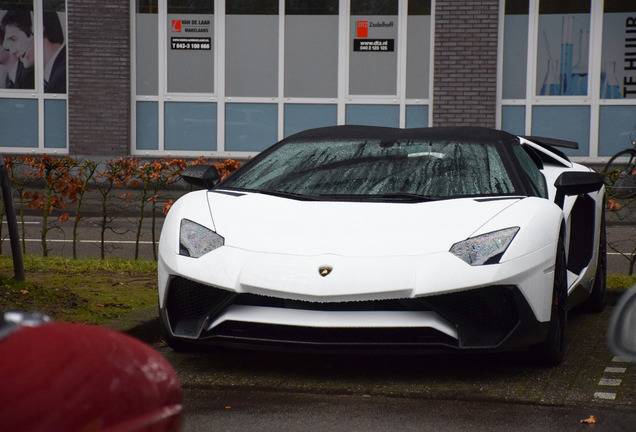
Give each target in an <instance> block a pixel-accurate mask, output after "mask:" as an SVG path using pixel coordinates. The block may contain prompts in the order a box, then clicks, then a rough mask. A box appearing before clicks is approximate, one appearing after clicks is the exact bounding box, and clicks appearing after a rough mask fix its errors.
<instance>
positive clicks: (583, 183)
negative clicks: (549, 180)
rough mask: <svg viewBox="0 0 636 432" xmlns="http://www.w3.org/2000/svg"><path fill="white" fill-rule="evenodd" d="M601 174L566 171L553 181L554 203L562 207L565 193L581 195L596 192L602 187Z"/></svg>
mask: <svg viewBox="0 0 636 432" xmlns="http://www.w3.org/2000/svg"><path fill="white" fill-rule="evenodd" d="M603 184H604V182H603V176H602V175H601V174H599V173H595V172H591V171H590V172H582V171H567V172H564V173H562V174H561V175H560V176H559V177H558V178H557V179H556V181H555V182H554V186H555V187H556V189H557V194H556V197H555V198H554V203H555V204H556V205H558V206H559V207H561V208H563V201H564V199H565V196H566V195H581V194H585V193H590V192H597V191H599V190H600V189H601V187H603Z"/></svg>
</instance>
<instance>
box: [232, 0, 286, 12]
mask: <svg viewBox="0 0 636 432" xmlns="http://www.w3.org/2000/svg"><path fill="white" fill-rule="evenodd" d="M225 13H226V14H227V15H278V0H227V1H226V3H225Z"/></svg>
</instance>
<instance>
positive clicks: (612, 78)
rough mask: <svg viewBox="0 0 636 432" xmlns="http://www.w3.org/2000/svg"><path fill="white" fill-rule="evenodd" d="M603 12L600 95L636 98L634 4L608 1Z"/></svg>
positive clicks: (610, 97)
mask: <svg viewBox="0 0 636 432" xmlns="http://www.w3.org/2000/svg"><path fill="white" fill-rule="evenodd" d="M604 7H605V11H604V14H603V47H602V53H601V64H600V67H601V71H600V72H601V86H600V90H599V91H600V93H599V96H600V98H601V99H636V5H635V4H634V2H633V1H616V0H615V1H611V2H610V1H608V2H606V3H605V6H604Z"/></svg>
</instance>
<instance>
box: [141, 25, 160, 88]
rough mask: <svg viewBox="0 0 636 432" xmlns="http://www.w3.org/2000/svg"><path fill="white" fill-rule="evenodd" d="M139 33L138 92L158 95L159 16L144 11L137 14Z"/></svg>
mask: <svg viewBox="0 0 636 432" xmlns="http://www.w3.org/2000/svg"><path fill="white" fill-rule="evenodd" d="M135 20H136V22H135V24H136V25H135V32H136V35H137V38H136V44H137V46H136V47H135V48H136V50H135V55H136V69H137V71H136V82H137V88H136V92H137V94H138V95H157V94H159V93H158V89H159V48H158V47H157V41H158V40H159V16H158V15H157V14H156V13H154V14H151V13H143V14H140V13H139V14H137V15H136V16H135Z"/></svg>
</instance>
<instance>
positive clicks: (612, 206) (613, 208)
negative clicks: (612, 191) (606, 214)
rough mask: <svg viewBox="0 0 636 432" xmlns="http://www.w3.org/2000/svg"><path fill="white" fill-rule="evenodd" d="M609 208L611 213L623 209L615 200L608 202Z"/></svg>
mask: <svg viewBox="0 0 636 432" xmlns="http://www.w3.org/2000/svg"><path fill="white" fill-rule="evenodd" d="M607 208H608V210H610V211H616V210H620V209H621V205H620V204H619V203H617V202H616V201H614V200H613V199H609V200H607Z"/></svg>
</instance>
